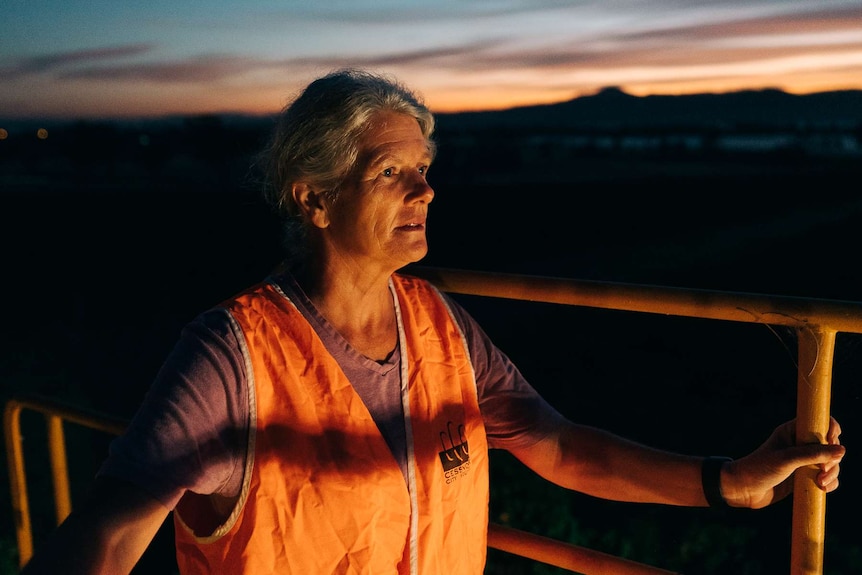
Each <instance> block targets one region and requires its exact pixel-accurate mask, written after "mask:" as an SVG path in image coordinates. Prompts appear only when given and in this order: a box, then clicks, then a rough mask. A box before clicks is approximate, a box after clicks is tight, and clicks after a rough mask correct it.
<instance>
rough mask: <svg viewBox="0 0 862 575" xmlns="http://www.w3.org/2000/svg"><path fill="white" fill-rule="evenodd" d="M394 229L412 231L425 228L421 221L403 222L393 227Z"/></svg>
mask: <svg viewBox="0 0 862 575" xmlns="http://www.w3.org/2000/svg"><path fill="white" fill-rule="evenodd" d="M395 229H396V230H401V231H406V232H414V231H421V230H424V229H425V224H424V222H423V223H410V224H404V225H403V226H398V227H397V228H395Z"/></svg>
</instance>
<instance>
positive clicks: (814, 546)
mask: <svg viewBox="0 0 862 575" xmlns="http://www.w3.org/2000/svg"><path fill="white" fill-rule="evenodd" d="M408 271H409V272H410V273H412V274H415V275H417V276H421V277H425V278H427V279H429V280H431V281H432V282H433V283H435V284H436V285H437V286H438V287H439V288H440V289H442V290H444V291H448V292H451V293H460V294H469V295H478V296H486V297H498V298H507V299H516V300H527V301H535V302H546V303H557V304H564V305H574V306H586V307H595V308H602V309H615V310H623V311H633V312H645V313H656V314H665V315H676V316H686V317H697V318H705V319H719V320H729V321H738V322H748V323H762V324H770V325H784V326H790V327H793V328H795V329H796V331H797V333H798V336H799V361H798V370H799V371H798V379H797V426H796V435H797V441H798V442H799V443H811V442H824V441H825V437H826V433H827V430H828V426H829V407H830V400H831V385H832V360H833V354H834V346H835V336H836V333H838V332H846V333H862V304H860V303H856V302H840V301H831V300H816V299H805V298H788V297H773V296H763V295H756V294H739V293H728V292H715V291H706V290H688V289H674V288H664V287H657V286H642V285H630V284H616V283H607V282H591V281H579V280H568V279H560V278H548V277H536V276H524V275H514V274H499V273H487V272H473V271H464V270H452V269H442V268H425V267H412V268H410V269H409V270H408ZM22 409H32V410H35V411H38V412H40V413H42V414H44V415H45V416H46V419H47V422H48V440H49V449H50V459H51V469H52V476H53V480H54V490H55V507H56V516H57V523H58V524H59V523H60V522H61V521H62V520H63V519H64V518H65V517H66V516H67V515H68V514H69V512H70V511H71V502H70V497H69V482H68V472H67V469H66V453H65V440H64V437H63V427H62V424H63V421H68V422H72V423H76V424H79V425H83V426H86V427H90V428H93V429H97V430H101V431H105V432H107V433H111V434H115V435H117V434H120V433H121V432H122V431H123V429H125V425H126V423H125V422H124V421H122V420H119V419H115V418H110V417H105V416H100V415H97V414H93V413H89V412H85V411H81V410H76V409H72V408H70V407H68V406H64V405H59V404H56V403H52V402H50V401H37V400H21V399H13V400H11V401H9V402H8V403H7V405H6V409H5V412H4V432H5V437H6V447H7V455H8V459H9V474H10V479H11V492H12V503H13V511H14V514H15V525H16V536H17V539H18V551H19V563H20V564H21V565H23V564H24V563H26V562H27V561H28V560H29V558H30V557H31V556H32V552H33V543H32V533H31V526H30V512H29V506H28V499H27V490H26V475H25V471H24V456H23V450H22V446H21V433H20V421H19V419H20V413H21V410H22ZM816 473H817V469H816V468H815V467H813V466H812V467H811V468H808V469H804V470H800V471H799V472H797V473H796V475H795V477H794V496H793V516H792V522H793V525H792V530H793V536H792V542H791V575H822V573H823V545H824V535H825V513H826V507H825V494H824V493H823V492H822V491H821V490H820V489H818V488H817V487H816V486H815V484H814V477H815V476H816ZM488 546H489V547H493V548H495V549H499V550H502V551H506V552H509V553H513V554H516V555H520V556H523V557H527V558H530V559H533V560H536V561H541V562H544V563H548V564H550V565H554V566H557V567H562V568H564V569H568V570H570V571H574V572H578V573H584V574H586V575H611V574H613V575H662V574H664V575H670V574H671V572H670V571H666V570H663V569H658V568H655V567H651V566H648V565H643V564H640V563H636V562H633V561H629V560H626V559H622V558H619V557H614V556H612V555H607V554H604V553H600V552H597V551H593V550H589V549H585V548H582V547H578V546H575V545H571V544H568V543H563V542H560V541H555V540H552V539H548V538H545V537H540V536H538V535H533V534H529V533H526V532H523V531H518V530H515V529H512V528H509V527H504V526H501V525H496V524H493V523H492V524H491V525H490V526H489V530H488Z"/></svg>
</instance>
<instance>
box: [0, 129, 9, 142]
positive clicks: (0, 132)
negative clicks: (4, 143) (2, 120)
mask: <svg viewBox="0 0 862 575" xmlns="http://www.w3.org/2000/svg"><path fill="white" fill-rule="evenodd" d="M8 137H9V132H7V131H6V129H5V128H0V140H5V139H6V138H8Z"/></svg>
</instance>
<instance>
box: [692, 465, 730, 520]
mask: <svg viewBox="0 0 862 575" xmlns="http://www.w3.org/2000/svg"><path fill="white" fill-rule="evenodd" d="M730 461H733V459H731V458H730V457H719V456H709V457H705V458H704V459H703V461H702V463H701V472H700V479H701V485H702V487H703V495H704V497H705V498H706V502H707V503H708V504H709V506H710V507H712V508H714V509H729V508H730V505H729V504H728V503H727V499H726V498H725V497H724V494H723V493H722V489H721V470H722V468H723V467H724V465H725V464H726V463H728V462H730Z"/></svg>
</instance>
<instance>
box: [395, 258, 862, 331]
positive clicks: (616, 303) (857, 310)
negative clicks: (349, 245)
mask: <svg viewBox="0 0 862 575" xmlns="http://www.w3.org/2000/svg"><path fill="white" fill-rule="evenodd" d="M405 272H407V273H410V274H412V275H416V276H419V277H422V278H425V279H427V280H429V281H431V282H432V283H434V284H435V285H436V286H437V287H438V288H440V289H441V290H443V291H446V292H450V293H459V294H464V295H477V296H485V297H496V298H506V299H514V300H524V301H533V302H544V303H555V304H564V305H572V306H582V307H593V308H599V309H611V310H620V311H633V312H643V313H655V314H664V315H674V316H683V317H693V318H702V319H714V320H727V321H736V322H746V323H765V324H771V325H785V326H791V327H810V326H812V325H821V326H829V328H830V329H831V330H834V331H838V332H847V333H862V303H859V302H847V301H836V300H826V299H814V298H799V297H783V296H770V295H761V294H750V293H734V292H722V291H711V290H698V289H684V288H670V287H662V286H651V285H637V284H623V283H614V282H599V281H588V280H573V279H565V278H553V277H543V276H530V275H521V274H506V273H495V272H481V271H468V270H457V269H448V268H431V267H424V266H413V267H409V268H405Z"/></svg>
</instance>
